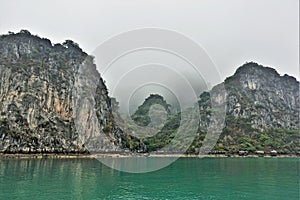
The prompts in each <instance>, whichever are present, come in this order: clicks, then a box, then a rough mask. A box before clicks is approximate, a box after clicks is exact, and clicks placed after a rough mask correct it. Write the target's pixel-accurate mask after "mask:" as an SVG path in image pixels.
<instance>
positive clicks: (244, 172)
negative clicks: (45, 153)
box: [0, 158, 299, 200]
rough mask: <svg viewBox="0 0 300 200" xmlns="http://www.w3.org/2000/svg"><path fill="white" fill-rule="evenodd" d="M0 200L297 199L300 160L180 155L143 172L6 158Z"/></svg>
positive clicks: (84, 162)
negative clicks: (168, 163)
mask: <svg viewBox="0 0 300 200" xmlns="http://www.w3.org/2000/svg"><path fill="white" fill-rule="evenodd" d="M152 159H153V158H152ZM160 159H162V158H160ZM157 161H158V160H155V162H157ZM141 162H144V161H141ZM147 162H151V159H149V160H148V161H147ZM133 164H134V163H133ZM0 199H22V200H23V199H25V200H26V199H230V200H234V199H299V159H297V158H286V159H283V158H280V159H279V158H278V159H277V158H271V159H266V158H246V159H241V158H214V159H198V158H182V159H179V160H177V161H176V162H174V163H173V164H172V165H170V166H168V167H166V168H163V169H161V170H158V171H155V172H149V173H141V174H131V173H125V172H119V171H117V170H113V169H111V168H108V167H106V166H105V165H103V164H101V163H100V162H99V161H97V160H95V159H7V160H0Z"/></svg>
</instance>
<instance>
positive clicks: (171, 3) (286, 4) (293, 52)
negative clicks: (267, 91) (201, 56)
mask: <svg viewBox="0 0 300 200" xmlns="http://www.w3.org/2000/svg"><path fill="white" fill-rule="evenodd" d="M142 27H159V28H166V29H171V30H175V31H178V32H180V33H183V34H185V35H187V36H189V37H190V38H192V39H193V40H195V41H196V42H197V43H199V44H200V45H202V47H204V48H205V49H206V51H207V53H208V54H209V56H210V57H211V59H212V60H213V61H214V63H215V64H216V65H217V67H218V68H219V70H220V74H221V76H222V78H225V77H227V76H230V75H232V74H233V73H234V71H235V70H236V68H237V67H238V66H240V65H242V64H243V63H245V62H246V61H256V62H258V63H261V64H263V65H267V66H272V67H274V68H276V69H277V71H278V72H279V73H281V74H285V73H287V74H290V75H293V76H295V77H297V78H298V79H299V0H93V1H92V0H85V1H83V0H81V1H76V0H72V1H71V0H69V1H68V0H48V1H46V0H44V1H41V0H0V33H1V34H4V33H7V32H8V31H14V32H18V31H19V30H20V29H27V30H29V31H30V32H31V33H33V34H38V35H39V36H41V37H47V38H49V39H50V40H51V41H52V42H54V43H57V42H60V43H61V42H63V41H64V40H65V39H72V40H74V41H75V42H77V43H79V44H80V46H81V47H82V48H83V50H84V51H86V52H88V53H91V52H92V51H93V50H94V49H95V48H96V47H97V46H98V45H99V44H100V43H102V42H104V41H105V40H107V39H108V38H110V37H111V36H113V35H116V34H118V33H120V32H124V31H128V30H131V29H136V28H142Z"/></svg>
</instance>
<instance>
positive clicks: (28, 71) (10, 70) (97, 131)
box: [0, 31, 143, 153]
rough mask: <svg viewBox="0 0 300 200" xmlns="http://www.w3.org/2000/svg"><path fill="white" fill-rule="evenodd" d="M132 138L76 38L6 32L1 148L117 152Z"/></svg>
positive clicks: (0, 54) (1, 41)
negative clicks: (59, 41)
mask: <svg viewBox="0 0 300 200" xmlns="http://www.w3.org/2000/svg"><path fill="white" fill-rule="evenodd" d="M130 139H131V137H130V136H128V135H126V134H125V133H123V132H122V130H120V129H119V128H118V127H117V126H116V124H115V123H114V120H113V117H112V111H111V101H110V98H109V97H108V92H107V88H106V86H105V84H104V82H103V80H102V79H101V77H100V74H99V73H98V72H97V70H96V66H95V65H94V64H93V58H92V57H91V56H88V55H87V54H86V53H84V52H83V51H82V50H81V49H80V48H79V46H78V45H77V44H76V43H74V42H72V41H70V40H67V41H66V42H64V43H63V44H55V45H52V44H51V42H50V41H49V40H48V39H42V38H40V37H38V36H33V35H31V34H30V33H29V32H28V31H21V32H20V33H17V34H9V35H2V36H1V37H0V152H11V153H15V152H22V153H29V152H31V153H35V152H36V153H39V152H45V153H46V152H47V153H52V152H87V151H115V150H118V149H119V148H120V147H123V148H126V147H127V146H128V141H130ZM137 142H138V141H137ZM137 146H138V145H137ZM89 148H90V149H89ZM139 148H141V149H143V147H141V146H139Z"/></svg>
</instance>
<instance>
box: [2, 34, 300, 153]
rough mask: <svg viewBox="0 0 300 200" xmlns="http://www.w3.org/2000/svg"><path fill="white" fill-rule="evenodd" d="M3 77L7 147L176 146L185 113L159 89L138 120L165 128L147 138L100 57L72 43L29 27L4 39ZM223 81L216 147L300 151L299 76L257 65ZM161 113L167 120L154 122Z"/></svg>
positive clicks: (204, 102) (206, 109)
mask: <svg viewBox="0 0 300 200" xmlns="http://www.w3.org/2000/svg"><path fill="white" fill-rule="evenodd" d="M0 79H1V81H0V113H1V114H0V151H1V152H6V153H17V152H19V153H71V152H76V153H85V152H88V151H90V152H93V151H124V150H128V151H134V152H147V151H148V152H150V151H157V150H159V149H160V148H162V147H164V146H165V145H167V144H168V143H170V142H171V141H172V139H173V138H174V134H175V133H176V131H177V129H178V128H179V122H180V119H181V111H180V110H178V109H174V108H172V106H170V105H169V104H170V102H168V98H165V97H164V96H163V95H157V94H155V93H153V91H151V92H149V94H148V96H149V97H148V98H147V99H146V100H145V101H144V102H143V103H142V104H141V105H140V106H139V107H137V108H136V110H135V111H134V112H133V113H132V115H131V118H132V119H133V121H134V122H135V123H137V124H138V125H139V126H138V127H139V129H143V127H145V126H148V125H149V124H150V127H152V126H153V127H155V126H156V125H157V127H159V132H158V133H157V134H156V135H147V133H145V134H146V136H145V137H143V138H139V137H136V135H134V134H133V133H132V132H131V131H132V130H137V131H138V130H139V129H132V127H129V129H127V128H124V127H128V126H131V125H133V124H131V123H132V121H131V122H129V121H126V120H125V121H124V120H123V119H121V115H120V114H118V105H117V101H118V99H116V100H115V99H113V100H112V99H111V98H110V97H109V96H108V89H107V87H106V85H105V82H104V80H103V79H102V77H101V76H100V74H99V73H98V71H97V70H96V66H95V64H94V61H93V57H92V56H89V55H87V54H86V53H85V52H84V51H82V49H81V48H80V47H79V45H78V44H76V43H75V42H73V41H71V40H66V41H65V42H64V43H63V44H52V43H51V41H50V40H48V39H44V38H40V37H38V36H33V35H31V34H30V32H28V31H26V30H22V31H21V32H20V33H16V34H14V33H9V34H7V35H2V36H0ZM223 84H224V87H225V90H226V93H227V96H226V99H224V100H226V119H225V128H224V129H223V131H222V134H221V136H220V138H219V140H218V142H217V144H216V146H215V147H214V151H217V152H232V153H236V152H238V151H240V150H244V151H249V152H255V151H259V150H260V151H266V152H270V151H271V150H276V151H278V152H281V153H297V152H299V151H300V149H299V146H300V145H299V130H300V127H299V126H300V125H299V101H300V100H299V82H298V81H297V80H296V79H295V78H294V77H291V76H288V75H283V76H281V75H279V74H278V73H277V72H276V70H275V69H272V68H270V67H264V66H261V65H259V64H257V63H253V62H249V63H246V64H244V65H243V66H241V67H239V68H238V69H237V70H236V72H235V74H234V75H233V76H231V77H228V78H227V79H226V80H225V81H224V83H223ZM201 87H202V83H201ZM218 87H219V86H218V85H217V86H215V87H213V88H212V89H211V91H207V92H203V93H202V94H199V99H198V102H195V103H198V105H199V112H200V113H199V114H200V122H199V127H198V131H197V135H196V138H195V139H194V142H193V143H192V145H191V146H190V147H189V149H188V153H198V152H199V148H200V147H201V145H202V143H203V140H204V138H205V135H206V134H207V130H208V127H209V124H210V123H211V120H212V119H211V116H212V113H213V112H215V111H214V108H213V107H212V105H211V102H212V99H211V94H212V93H213V92H217V90H218ZM150 94H152V95H150ZM186 98H189V97H188V96H187V97H186ZM154 104H158V106H160V107H157V109H156V111H157V112H152V111H153V110H151V106H152V105H154ZM175 105H178V102H177V103H176V104H175ZM154 111H155V110H154ZM116 113H117V114H116ZM153 116H154V118H152V117H153ZM159 116H163V117H164V118H163V120H156V121H155V123H154V121H153V120H152V119H158V117H159ZM127 117H129V116H127ZM118 121H119V122H120V121H121V125H120V124H118V123H117V122H118ZM123 125H124V126H123ZM145 130H147V129H143V131H145ZM143 131H141V133H144V132H143Z"/></svg>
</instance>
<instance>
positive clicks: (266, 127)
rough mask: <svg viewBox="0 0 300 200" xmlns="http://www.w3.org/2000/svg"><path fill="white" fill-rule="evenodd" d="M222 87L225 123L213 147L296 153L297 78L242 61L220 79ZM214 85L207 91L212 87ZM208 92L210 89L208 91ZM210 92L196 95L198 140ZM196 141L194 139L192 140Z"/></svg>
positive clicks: (206, 118)
mask: <svg viewBox="0 0 300 200" xmlns="http://www.w3.org/2000/svg"><path fill="white" fill-rule="evenodd" d="M224 87H225V89H226V96H227V99H226V102H227V103H226V124H225V128H224V129H223V133H222V135H221V137H220V138H219V141H218V144H217V145H216V147H215V150H217V151H230V152H237V151H239V150H247V151H250V152H255V150H265V151H267V152H270V151H271V150H272V149H277V150H279V151H281V152H282V153H296V152H298V151H299V150H300V149H299V139H300V138H299V136H300V120H299V115H300V98H299V82H298V81H297V80H296V79H295V78H294V77H291V76H288V75H283V76H280V75H279V74H278V73H277V72H276V70H274V69H272V68H269V67H264V66H261V65H259V64H257V63H253V62H250V63H246V64H245V65H243V66H241V67H240V68H238V69H237V71H236V73H235V74H234V75H233V76H231V77H229V78H227V79H226V80H225V81H224ZM216 89H217V87H214V88H213V89H212V91H211V92H213V91H214V90H216ZM211 92H210V93H211ZM210 93H209V92H204V93H202V94H201V95H200V100H199V108H200V113H201V119H202V120H201V122H200V127H199V132H200V135H199V138H198V142H195V143H194V144H193V145H192V148H191V149H193V151H194V150H195V148H197V147H199V146H201V142H199V141H201V138H202V139H203V137H204V135H205V134H206V132H207V127H208V124H209V122H210V113H211V112H212V108H211V105H210V102H211V99H210ZM196 141H197V140H196Z"/></svg>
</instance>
